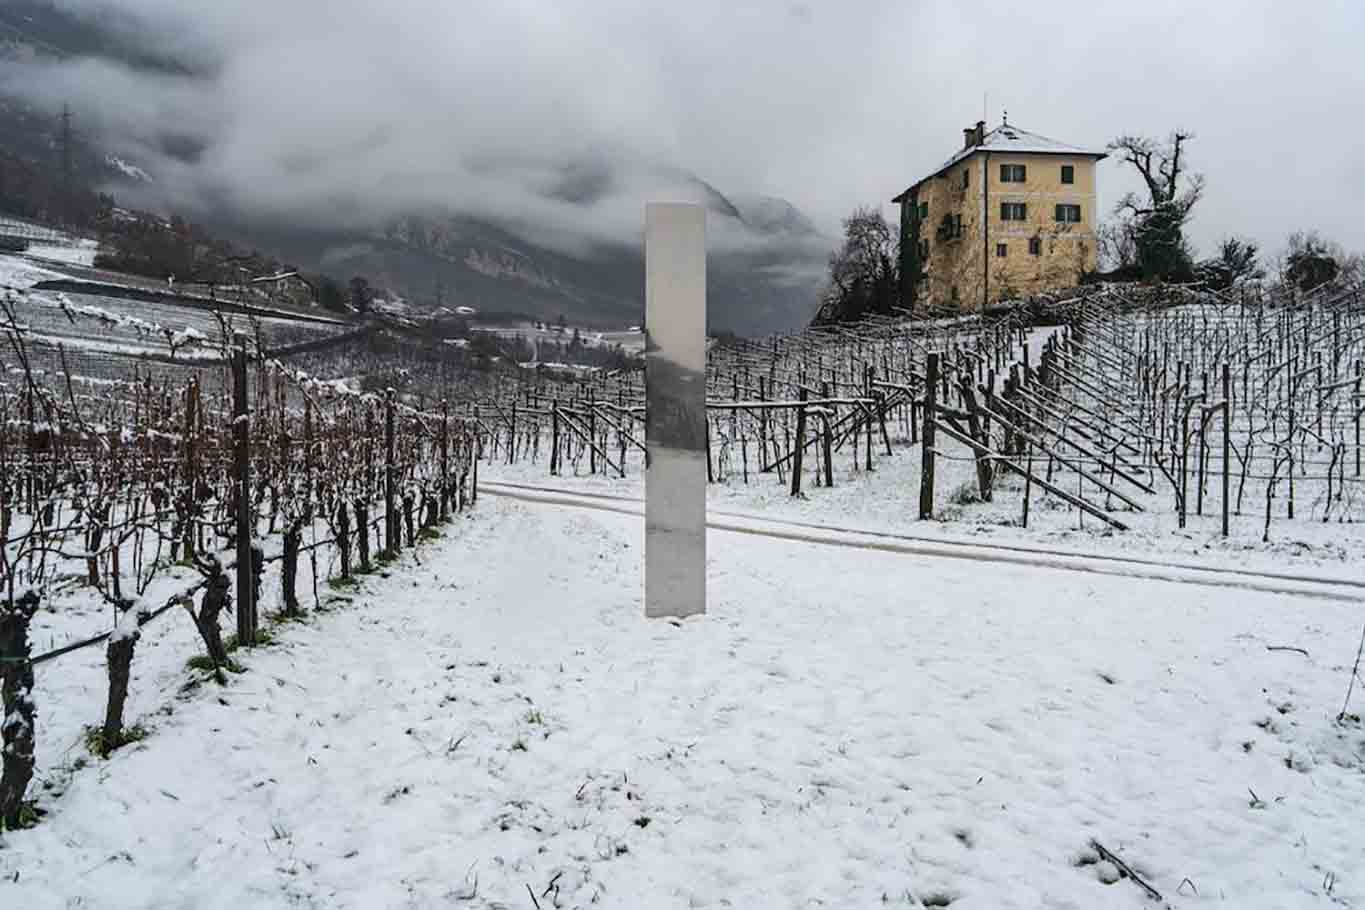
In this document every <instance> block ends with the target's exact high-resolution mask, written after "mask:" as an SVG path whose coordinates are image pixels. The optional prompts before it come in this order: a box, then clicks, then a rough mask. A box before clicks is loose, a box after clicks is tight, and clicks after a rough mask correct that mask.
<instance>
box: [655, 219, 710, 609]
mask: <svg viewBox="0 0 1365 910" xmlns="http://www.w3.org/2000/svg"><path fill="white" fill-rule="evenodd" d="M645 336H646V347H645V364H646V367H645V397H646V403H647V406H648V417H647V424H646V428H645V445H646V447H647V448H648V450H649V466H648V468H647V469H646V471H645V615H646V616H651V617H654V616H691V615H693V614H696V613H704V612H706V210H705V209H704V208H702V207H701V206H699V205H686V204H679V203H651V204H650V205H648V206H646V208H645Z"/></svg>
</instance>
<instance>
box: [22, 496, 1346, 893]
mask: <svg viewBox="0 0 1365 910" xmlns="http://www.w3.org/2000/svg"><path fill="white" fill-rule="evenodd" d="M641 530H642V529H641V522H640V520H639V519H638V518H635V517H632V516H628V515H620V514H613V513H606V512H586V511H581V510H572V509H563V508H557V507H555V506H551V505H541V504H530V503H521V502H514V501H511V500H507V499H492V498H488V499H485V500H483V501H482V502H481V504H480V506H479V509H478V510H477V511H476V512H475V513H473V515H472V516H471V517H470V518H468V519H466V520H462V521H461V522H460V523H459V526H458V528H457V529H456V530H455V531H454V532H453V533H452V534H450V535H449V536H448V537H447V538H446V539H444V540H443V541H440V542H438V543H435V544H433V545H431V546H429V547H427V548H425V549H424V550H423V551H422V552H421V553H420V554H419V555H420V560H421V564H420V565H416V564H414V563H411V562H409V563H407V564H406V565H405V566H404V567H402V568H400V569H397V570H395V571H394V573H393V574H392V576H391V577H389V578H386V579H380V578H373V579H371V580H369V581H366V582H365V583H364V587H363V588H362V590H361V591H360V592H359V593H358V594H357V595H355V597H354V599H353V601H352V602H351V603H350V604H349V605H346V606H345V607H344V608H343V609H339V610H335V611H332V612H329V613H327V614H325V615H321V616H318V617H316V618H315V619H314V621H312V622H311V623H310V624H309V625H308V626H306V627H294V628H290V629H289V630H287V631H286V632H285V633H284V634H283V636H282V640H281V642H280V643H279V644H278V645H275V646H271V647H268V648H264V649H261V650H259V651H257V652H256V653H254V654H252V655H250V656H249V658H248V661H249V667H250V670H249V672H248V673H246V674H244V675H242V676H238V677H235V678H234V679H233V680H232V682H231V684H230V685H229V686H228V687H227V688H226V689H224V690H216V689H215V688H214V687H212V686H209V687H205V688H202V689H200V690H199V691H197V692H195V693H193V694H191V695H189V696H187V697H185V698H183V699H181V700H177V701H176V702H175V703H174V705H173V712H172V713H171V714H170V715H169V716H165V717H161V718H156V719H154V721H153V723H152V726H153V727H154V728H155V729H154V732H153V735H152V736H151V737H150V738H149V739H147V740H146V741H145V742H143V743H141V744H138V745H137V746H133V747H129V748H127V749H125V750H123V751H122V752H120V753H117V754H116V755H115V756H114V758H113V759H111V760H110V761H108V762H106V763H99V764H98V767H94V768H87V769H85V770H83V771H81V772H78V773H77V774H76V775H75V776H74V778H73V779H72V782H71V784H70V787H69V789H68V791H67V792H66V793H65V794H64V795H63V796H62V797H60V798H59V799H56V800H53V801H52V802H51V804H50V809H51V810H52V814H51V815H50V816H49V817H48V818H47V819H46V820H45V821H44V822H43V824H41V825H40V826H38V827H37V828H34V829H32V830H30V831H26V832H20V833H16V834H11V835H6V836H5V838H6V839H5V849H3V850H0V882H3V883H2V884H0V904H3V905H4V906H15V907H26V908H28V907H31V908H44V907H61V906H87V907H195V908H200V907H203V908H211V907H225V908H226V907H233V908H238V907H248V906H249V907H253V908H254V907H277V906H278V907H287V906H305V907H307V906H316V907H356V908H361V907H364V908H372V907H445V906H463V907H490V908H491V907H516V908H532V907H534V906H535V905H536V904H537V903H538V904H539V906H540V907H542V908H546V907H550V906H562V907H574V906H587V905H589V904H590V903H593V902H596V904H597V905H599V906H605V907H622V908H627V907H629V908H642V907H649V908H655V907H660V908H671V907H690V906H706V907H722V906H732V907H745V908H750V907H774V908H787V907H800V906H825V907H867V906H874V905H881V904H882V902H883V900H885V902H886V903H887V904H888V905H890V906H908V907H917V906H921V905H924V906H945V905H951V906H953V907H956V908H1008V907H1018V908H1036V907H1056V908H1063V907H1070V908H1092V907H1118V908H1123V907H1133V908H1139V907H1145V906H1152V904H1151V903H1150V902H1149V901H1147V900H1146V899H1145V898H1144V896H1143V894H1142V892H1141V891H1140V890H1139V889H1138V888H1137V887H1136V886H1134V885H1133V884H1132V883H1129V882H1125V881H1120V882H1117V883H1115V884H1104V883H1102V882H1101V880H1100V879H1101V878H1102V877H1106V878H1107V877H1110V876H1109V871H1110V870H1108V869H1106V868H1105V866H1104V865H1103V864H1089V863H1087V862H1085V861H1086V860H1089V859H1090V857H1088V856H1086V855H1085V854H1086V851H1087V847H1086V845H1087V842H1088V840H1089V839H1090V838H1092V837H1093V838H1096V839H1098V840H1099V841H1101V842H1102V843H1103V844H1105V846H1107V847H1108V848H1110V849H1111V850H1114V851H1116V852H1118V853H1120V854H1121V855H1122V856H1123V857H1125V858H1126V859H1127V860H1128V861H1129V862H1130V863H1133V864H1135V865H1136V866H1137V867H1138V869H1139V872H1140V873H1143V874H1144V875H1145V876H1146V877H1148V879H1149V880H1150V881H1151V882H1152V883H1153V884H1154V885H1156V886H1157V887H1158V888H1159V889H1161V890H1162V891H1163V893H1164V894H1165V896H1166V898H1167V899H1168V901H1170V902H1171V904H1172V905H1174V906H1178V907H1186V906H1191V907H1192V906H1198V905H1200V904H1202V903H1210V902H1216V903H1223V902H1224V901H1225V902H1226V903H1225V904H1224V905H1226V906H1235V907H1239V908H1283V907H1297V906H1309V905H1317V904H1322V905H1329V904H1330V901H1331V898H1329V897H1328V895H1327V894H1326V891H1327V887H1326V885H1327V883H1331V885H1332V887H1331V897H1334V898H1336V899H1337V901H1339V902H1340V903H1341V905H1344V906H1361V905H1363V904H1365V875H1362V873H1361V871H1360V870H1361V869H1365V837H1362V834H1365V822H1362V821H1361V819H1360V815H1359V807H1360V806H1361V805H1362V804H1365V773H1363V772H1362V761H1365V730H1362V729H1361V728H1360V726H1359V725H1358V724H1355V725H1350V726H1347V727H1344V728H1343V727H1336V726H1334V725H1333V723H1332V720H1331V718H1332V716H1333V715H1334V714H1335V713H1336V711H1337V710H1339V708H1340V699H1341V696H1342V695H1343V693H1344V687H1345V682H1346V671H1347V666H1346V665H1347V663H1348V661H1349V660H1350V659H1351V658H1352V657H1353V656H1354V649H1355V641H1354V639H1353V634H1354V633H1355V632H1358V630H1359V622H1360V611H1359V607H1358V605H1355V606H1352V605H1349V604H1343V603H1336V602H1331V601H1304V600H1298V599H1295V600H1289V599H1287V598H1284V597H1279V596H1275V595H1270V594H1264V593H1252V592H1244V591H1235V590H1226V589H1216V588H1207V587H1194V586H1182V585H1177V584H1172V583H1167V582H1158V581H1139V580H1134V579H1121V578H1112V577H1104V576H1086V575H1079V574H1074V573H1059V572H1040V571H1038V570H1036V569H1030V568H1027V567H1023V566H1010V565H1002V564H985V563H970V562H964V561H960V560H934V559H924V558H918V557H913V556H906V555H902V554H892V553H883V552H876V551H863V550H855V549H847V548H844V549H839V548H831V547H822V546H818V545H813V544H808V543H800V542H795V541H790V540H775V539H767V538H763V537H756V536H752V535H742V534H733V533H723V532H720V533H718V532H712V534H711V535H710V559H709V585H710V598H711V601H710V613H709V614H708V615H707V616H706V617H704V618H695V619H692V620H688V621H686V622H684V623H679V624H672V623H666V622H665V623H660V622H652V623H651V622H645V621H644V620H643V619H642V618H641V613H642V610H641V605H640V601H639V598H640V588H641V586H640V574H639V573H640V562H641V560H640V555H641V554H640V538H641ZM1267 645H1294V646H1297V647H1302V648H1304V649H1306V650H1307V651H1308V653H1309V655H1310V656H1309V657H1307V658H1305V657H1304V656H1302V655H1300V654H1298V653H1294V652H1283V651H1275V652H1271V651H1267V650H1266V646H1267ZM1357 710H1359V709H1358V707H1357ZM1252 790H1254V791H1255V794H1256V796H1257V800H1256V801H1255V802H1253V798H1252V796H1251V795H1250V792H1249V791H1252ZM16 875H17V881H15V880H14V879H15V877H16ZM1329 875H1332V876H1334V881H1333V879H1331V878H1329ZM1186 878H1188V879H1189V880H1190V882H1191V883H1193V885H1194V886H1195V887H1197V888H1198V892H1199V896H1198V897H1196V896H1194V895H1193V893H1192V889H1191V885H1190V884H1184V885H1182V884H1181V882H1182V880H1183V879H1186ZM532 894H534V899H533V898H532V896H531V895H532Z"/></svg>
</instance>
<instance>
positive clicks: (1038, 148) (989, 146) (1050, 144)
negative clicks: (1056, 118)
mask: <svg viewBox="0 0 1365 910" xmlns="http://www.w3.org/2000/svg"><path fill="white" fill-rule="evenodd" d="M977 152H997V153H999V152H1004V153H1011V152H1012V153H1015V154H1020V155H1073V156H1075V157H1078V158H1082V157H1083V158H1094V159H1095V160H1097V161H1098V160H1099V159H1101V158H1107V157H1108V155H1109V153H1108V152H1103V151H1096V150H1095V149H1087V148H1082V147H1081V146H1078V145H1068V144H1067V143H1065V142H1058V141H1057V140H1056V139H1049V138H1048V137H1047V136H1043V135H1040V134H1038V133H1033V132H1030V131H1028V130H1026V129H1021V128H1020V127H1017V126H1015V125H1014V124H1012V123H1002V124H1000V125H999V126H997V127H996V128H995V129H993V130H991V131H990V132H988V133H987V134H986V135H985V137H983V139H982V140H981V143H980V144H979V145H973V146H970V147H969V148H964V149H962V150H961V151H959V152H958V153H957V154H955V155H953V157H951V158H949V159H948V160H947V161H945V162H943V164H942V165H941V166H940V167H938V168H937V169H935V170H934V172H933V173H931V174H928V175H926V176H924V177H921V178H920V179H919V180H916V181H915V182H914V183H912V184H910V187H909V188H908V189H907V190H906V191H905V193H902V194H901V195H900V196H897V197H896V198H895V199H893V200H892V201H893V202H899V201H900V200H901V199H902V198H903V197H904V196H905V195H906V193H909V192H910V190H913V189H914V188H915V187H917V186H919V185H920V184H921V183H924V182H925V181H926V180H930V179H932V178H934V177H937V176H938V175H939V174H942V173H943V172H944V171H946V170H948V169H949V168H951V167H952V166H953V165H955V164H957V163H958V162H960V161H965V160H966V159H968V158H970V157H971V156H972V155H975V154H976V153H977Z"/></svg>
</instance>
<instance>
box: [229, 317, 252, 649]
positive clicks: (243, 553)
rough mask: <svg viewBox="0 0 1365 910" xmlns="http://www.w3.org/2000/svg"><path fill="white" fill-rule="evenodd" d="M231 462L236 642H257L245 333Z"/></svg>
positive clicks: (235, 371)
mask: <svg viewBox="0 0 1365 910" xmlns="http://www.w3.org/2000/svg"><path fill="white" fill-rule="evenodd" d="M232 439H233V447H232V462H233V465H232V466H233V477H234V479H235V481H236V487H237V489H236V494H237V522H236V524H237V642H238V644H240V645H242V646H243V647H248V646H251V645H254V644H256V598H255V593H256V592H255V584H254V583H253V579H252V572H251V542H252V538H253V537H254V536H255V533H254V532H255V527H254V524H255V522H254V521H252V509H251V451H250V446H251V416H250V414H249V413H248V411H247V386H246V336H245V335H241V334H239V335H238V336H237V346H236V347H235V348H233V351H232Z"/></svg>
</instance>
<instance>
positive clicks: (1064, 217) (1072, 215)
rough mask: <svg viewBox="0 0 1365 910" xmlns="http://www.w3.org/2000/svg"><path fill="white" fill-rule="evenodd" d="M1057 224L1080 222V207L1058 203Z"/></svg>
mask: <svg viewBox="0 0 1365 910" xmlns="http://www.w3.org/2000/svg"><path fill="white" fill-rule="evenodd" d="M1057 223H1058V224H1080V223H1081V207H1080V206H1079V205H1059V206H1057Z"/></svg>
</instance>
